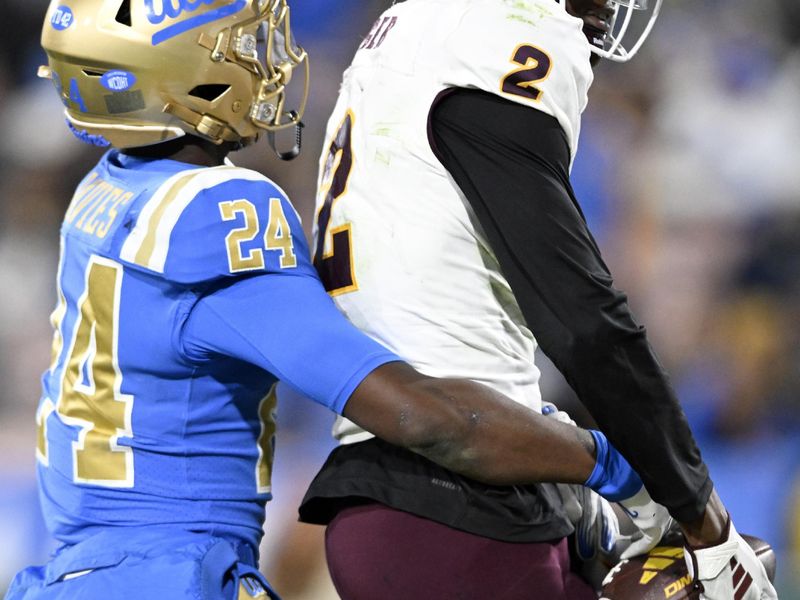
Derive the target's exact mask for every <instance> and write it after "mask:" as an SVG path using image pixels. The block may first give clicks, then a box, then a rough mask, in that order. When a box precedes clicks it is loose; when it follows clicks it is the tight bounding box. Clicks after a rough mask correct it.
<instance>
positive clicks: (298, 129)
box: [267, 111, 305, 161]
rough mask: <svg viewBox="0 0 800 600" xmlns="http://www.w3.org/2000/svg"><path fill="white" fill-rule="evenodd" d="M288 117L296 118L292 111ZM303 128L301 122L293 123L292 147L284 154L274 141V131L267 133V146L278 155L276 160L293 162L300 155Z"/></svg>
mask: <svg viewBox="0 0 800 600" xmlns="http://www.w3.org/2000/svg"><path fill="white" fill-rule="evenodd" d="M289 115H290V116H291V118H292V120H295V119H296V118H297V116H298V115H297V113H296V112H295V111H292V112H291V113H289ZM303 127H305V125H304V124H303V122H302V121H295V123H294V146H292V148H291V149H289V150H288V151H286V152H282V151H281V150H278V146H277V143H276V141H275V132H274V131H269V132H267V139H268V140H269V145H270V146H272V149H273V150H275V154H277V155H278V158H280V159H281V160H287V161H288V160H294V159H295V158H297V157H298V156H299V155H300V150H301V149H302V147H303Z"/></svg>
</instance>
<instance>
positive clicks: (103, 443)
mask: <svg viewBox="0 0 800 600" xmlns="http://www.w3.org/2000/svg"><path fill="white" fill-rule="evenodd" d="M157 6H158V7H161V9H162V10H161V12H159V11H157V10H155V9H156V7H157ZM167 7H169V10H167ZM288 15H289V11H288V7H287V5H286V2H285V0H204V1H203V2H196V1H195V2H188V1H187V2H184V1H180V2H175V1H173V2H172V3H167V2H164V3H160V2H159V3H154V2H153V1H152V0H72V1H71V2H69V4H66V3H61V2H60V1H59V0H54V1H53V2H52V4H51V6H50V9H49V11H48V16H47V19H46V21H45V26H44V32H43V37H42V41H43V46H44V47H45V49H46V51H47V53H48V57H49V65H48V66H46V67H42V69H41V74H42V75H43V76H45V77H48V78H50V79H51V80H52V81H53V83H54V84H55V86H56V88H57V90H58V92H59V95H60V96H61V98H62V100H63V101H64V104H65V106H66V111H65V114H66V117H67V122H68V125H69V127H70V128H71V129H72V130H73V132H74V133H75V134H76V135H77V136H78V137H80V138H81V139H82V140H84V141H86V142H89V143H93V144H98V145H108V146H112V147H113V148H112V149H110V150H109V151H108V153H106V154H105V156H104V157H103V158H102V159H101V160H100V162H99V163H98V164H97V166H96V167H95V168H94V169H92V170H91V172H90V173H89V174H88V175H87V176H86V177H85V178H84V179H83V181H82V182H81V184H80V185H79V186H78V189H77V190H76V191H75V194H74V196H73V198H72V202H71V204H70V205H69V208H68V209H67V212H66V214H65V217H64V221H63V225H62V228H61V258H60V264H59V270H58V280H57V292H58V305H57V308H56V310H55V311H54V313H53V317H52V322H53V326H54V330H55V332H54V339H53V354H52V364H51V366H50V368H49V370H48V371H47V372H46V373H45V374H44V377H43V380H42V382H43V394H42V398H41V400H40V403H39V408H38V410H37V413H36V420H37V424H38V432H39V435H38V444H37V452H36V454H37V458H38V476H39V484H40V490H41V494H40V495H41V503H42V508H43V512H44V515H45V519H46V521H47V525H48V528H49V530H50V532H51V533H52V534H53V536H54V537H55V538H56V539H57V540H58V541H59V542H60V543H61V546H60V548H59V549H58V550H57V552H56V553H55V555H54V556H53V558H52V559H51V561H50V562H49V563H48V564H47V565H45V566H42V567H30V568H28V569H25V570H24V571H22V572H20V573H19V574H18V575H17V577H16V578H15V580H14V582H13V584H12V586H11V588H10V590H9V592H8V595H7V599H8V600H20V599H23V598H24V599H40V598H41V599H61V598H64V599H67V598H68V599H71V600H74V599H94V598H98V599H99V598H103V599H107V598H119V599H133V598H136V599H137V600H162V599H169V600H181V599H184V598H186V599H189V598H192V599H214V600H216V599H220V600H221V599H227V600H231V599H234V598H238V599H243V598H251V597H253V598H267V597H273V598H277V596H276V595H275V594H274V592H272V591H271V590H270V588H269V586H268V584H267V582H266V580H265V579H264V577H263V576H262V575H261V574H260V573H259V572H258V570H257V564H258V557H257V548H258V545H259V542H260V539H261V536H262V522H263V519H264V506H265V503H266V502H267V501H268V500H269V498H270V471H271V465H272V446H273V439H274V434H275V423H274V420H273V414H274V409H275V403H276V397H275V384H276V382H277V381H278V380H279V379H281V380H284V381H285V382H286V383H287V384H288V385H291V386H293V387H295V388H296V389H298V390H299V391H300V392H301V393H302V394H304V395H306V396H308V397H309V398H311V399H312V400H314V401H316V402H319V403H321V404H323V405H325V406H327V407H328V408H330V409H331V410H332V411H334V412H336V413H338V414H343V415H346V416H347V417H348V418H350V419H352V420H353V421H354V422H356V423H358V424H359V425H361V426H362V427H364V428H365V429H366V430H368V431H371V432H373V433H375V434H376V435H378V436H380V437H382V438H383V439H385V440H386V441H388V442H390V443H393V444H397V445H403V446H406V447H409V448H411V449H413V450H416V451H418V452H420V453H421V454H423V455H425V456H427V457H429V458H430V459H432V460H435V461H437V462H440V463H441V464H443V465H445V466H447V467H448V468H450V469H452V470H455V471H458V472H461V473H464V474H465V475H468V476H472V477H475V478H477V479H480V480H483V481H486V482H489V483H509V482H514V483H527V482H536V481H556V480H558V481H564V482H568V483H584V482H586V484H587V485H590V486H591V487H592V488H593V489H596V490H598V491H600V492H601V493H602V494H604V495H605V496H606V497H608V498H611V499H622V498H627V497H630V496H634V495H636V494H637V493H639V495H641V493H640V490H641V488H642V485H641V480H640V479H639V477H638V475H636V473H634V472H633V471H632V470H631V469H630V467H629V466H628V465H627V463H626V462H625V460H624V459H623V458H622V457H621V456H620V455H619V454H618V453H616V451H615V450H614V449H613V447H610V446H609V445H608V444H606V443H605V442H604V438H603V437H602V434H600V433H599V432H587V431H584V430H581V429H578V428H576V427H573V426H571V425H566V424H563V423H560V422H558V421H557V420H554V419H548V418H545V417H542V416H541V415H539V414H537V413H535V412H533V411H530V410H528V409H526V408H523V407H520V406H519V405H517V404H516V403H514V402H511V401H510V400H508V399H506V398H504V397H502V396H500V395H499V394H496V393H494V392H492V391H491V390H489V389H488V388H484V387H482V386H479V385H477V384H475V383H471V382H467V381H461V380H437V379H432V378H429V377H426V376H424V375H422V374H420V373H418V372H416V371H415V370H413V369H412V368H411V367H410V366H408V365H407V364H406V363H404V362H402V361H401V360H400V358H398V357H397V356H396V355H394V354H392V353H391V352H389V351H387V350H386V349H385V348H384V347H383V346H381V345H379V344H378V343H376V342H375V341H373V340H371V339H370V338H368V337H366V336H365V335H363V334H362V333H360V332H359V331H358V330H356V329H355V328H353V327H352V326H351V325H350V324H349V323H348V322H347V321H346V320H345V319H344V318H343V317H342V316H341V315H340V313H339V312H338V311H337V310H336V308H335V307H334V305H333V303H332V302H331V300H330V299H329V297H328V295H327V294H326V293H325V291H324V288H323V286H322V285H321V283H320V282H319V280H318V278H317V275H316V272H315V271H314V269H313V267H312V266H311V264H310V259H309V253H308V247H307V244H306V241H305V239H304V237H303V231H302V228H301V226H300V222H299V218H298V216H297V214H296V212H295V211H294V208H293V207H292V205H291V204H290V203H289V200H288V199H287V198H286V195H285V194H284V193H283V191H282V190H281V189H280V188H279V187H278V186H277V185H275V184H274V183H273V182H271V181H270V180H268V179H267V178H265V177H264V176H262V175H260V174H258V173H255V172H253V171H250V170H247V169H242V168H237V167H234V166H232V165H231V164H230V163H228V162H227V161H226V155H227V154H228V153H229V152H230V151H231V150H235V149H237V148H239V147H241V146H243V145H246V144H249V143H252V142H254V141H255V140H256V138H257V137H258V135H259V134H260V133H261V132H264V131H266V132H268V134H271V133H272V132H274V131H276V130H278V129H281V128H284V127H299V126H300V121H299V119H300V115H301V114H302V106H300V107H298V110H297V111H292V110H289V109H288V108H287V107H286V106H285V86H286V84H288V82H289V80H290V79H291V76H292V73H293V72H294V71H295V70H300V71H301V72H302V69H303V68H305V69H306V86H307V58H306V55H305V52H304V51H303V50H302V49H301V48H300V47H299V46H297V45H296V44H295V42H294V40H293V38H292V35H291V32H290V28H289V16H288ZM298 151H299V147H297V148H294V149H293V150H292V151H290V152H288V153H285V154H284V157H286V158H289V157H291V156H293V155H295V154H296V153H297V152H298Z"/></svg>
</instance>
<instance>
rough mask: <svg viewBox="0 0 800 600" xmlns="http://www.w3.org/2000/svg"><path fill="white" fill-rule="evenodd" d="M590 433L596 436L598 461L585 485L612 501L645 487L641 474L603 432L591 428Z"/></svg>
mask: <svg viewBox="0 0 800 600" xmlns="http://www.w3.org/2000/svg"><path fill="white" fill-rule="evenodd" d="M589 433H591V434H592V437H593V438H594V445H595V451H596V462H595V465H594V469H593V470H592V474H591V475H589V479H587V480H586V483H584V485H585V486H586V487H588V488H591V489H593V490H594V491H595V492H597V493H598V494H600V495H601V496H603V498H605V499H606V500H609V501H610V502H619V501H621V500H625V499H627V498H631V497H632V496H635V495H636V494H637V492H639V490H641V489H642V487H644V484H643V483H642V479H641V478H640V477H639V474H638V473H637V472H636V471H634V470H633V467H631V466H630V464H628V461H627V460H625V457H624V456H622V454H620V453H619V452H618V451H617V449H616V448H614V446H612V445H611V444H610V443H609V442H608V439H606V436H605V435H603V433H602V432H600V431H596V430H594V429H590V430H589Z"/></svg>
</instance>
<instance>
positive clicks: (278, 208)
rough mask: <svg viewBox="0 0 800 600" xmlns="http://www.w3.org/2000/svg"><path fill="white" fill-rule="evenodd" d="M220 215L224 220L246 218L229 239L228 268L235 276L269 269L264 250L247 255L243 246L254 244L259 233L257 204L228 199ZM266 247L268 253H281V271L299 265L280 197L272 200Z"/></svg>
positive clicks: (265, 237) (222, 206)
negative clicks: (275, 251) (243, 272)
mask: <svg viewBox="0 0 800 600" xmlns="http://www.w3.org/2000/svg"><path fill="white" fill-rule="evenodd" d="M219 213H220V216H221V217H222V220H223V221H235V220H236V219H237V215H241V216H242V218H243V219H244V225H242V227H235V228H234V229H232V230H231V231H230V233H228V235H227V236H225V246H226V248H227V251H228V267H229V268H230V271H231V273H241V272H242V271H256V270H261V269H263V268H264V267H265V266H266V262H265V261H264V249H263V248H261V247H256V248H251V249H249V250H247V252H245V250H244V248H243V244H245V243H247V242H252V241H253V240H254V239H256V237H258V234H259V222H258V212H257V211H256V206H255V204H253V203H252V202H250V201H249V200H245V199H241V200H228V201H226V202H220V204H219ZM264 247H265V248H266V249H267V250H278V251H280V253H281V255H280V267H281V269H291V268H294V267H296V266H297V255H296V254H295V251H294V240H293V239H292V232H291V228H290V227H289V221H288V220H287V219H286V214H285V213H284V212H283V206H282V205H281V200H280V198H270V200H269V222H268V223H267V229H266V231H265V232H264Z"/></svg>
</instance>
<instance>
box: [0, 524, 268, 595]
mask: <svg viewBox="0 0 800 600" xmlns="http://www.w3.org/2000/svg"><path fill="white" fill-rule="evenodd" d="M253 599H257V600H268V599H273V600H279V598H278V596H277V594H275V593H274V592H273V591H272V590H271V589H270V587H269V584H268V583H267V580H266V579H265V578H264V576H263V575H261V574H260V573H259V572H258V569H257V567H256V558H255V553H254V552H253V550H252V549H251V548H250V547H249V546H246V545H237V544H235V543H234V542H232V541H229V540H226V539H223V538H219V537H213V536H210V535H207V534H200V533H190V532H187V531H181V530H176V529H174V528H166V527H153V528H138V529H135V528H121V527H120V528H112V529H109V530H105V531H102V532H101V533H98V534H96V535H93V536H92V537H90V538H88V539H86V540H84V541H82V542H80V543H79V544H75V545H73V546H66V547H64V548H62V549H60V550H59V551H58V552H57V553H56V555H55V556H54V557H53V558H52V560H51V561H50V562H49V563H47V564H46V565H44V566H41V567H29V568H27V569H25V570H23V571H21V572H20V573H18V574H17V576H16V577H15V578H14V581H13V582H12V584H11V587H10V588H9V590H8V593H7V594H6V600H253Z"/></svg>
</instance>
